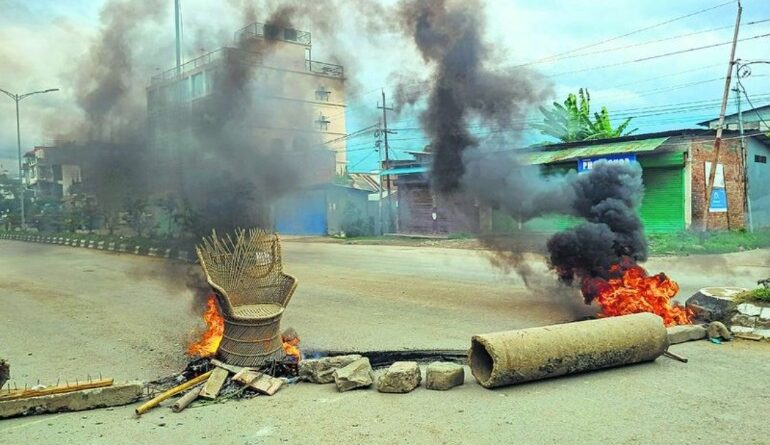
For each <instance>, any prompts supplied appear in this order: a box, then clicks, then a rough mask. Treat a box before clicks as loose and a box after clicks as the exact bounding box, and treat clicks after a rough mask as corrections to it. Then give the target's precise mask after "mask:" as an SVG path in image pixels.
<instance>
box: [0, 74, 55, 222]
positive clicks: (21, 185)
mask: <svg viewBox="0 0 770 445" xmlns="http://www.w3.org/2000/svg"><path fill="white" fill-rule="evenodd" d="M0 91H2V92H3V93H5V95H6V96H8V97H10V98H11V99H13V101H14V102H16V145H17V148H18V150H19V199H21V229H22V230H25V229H26V228H27V222H26V220H25V216H24V178H23V176H22V170H21V130H20V129H19V102H21V101H22V100H24V99H26V98H28V97H29V96H32V95H34V94H43V93H51V92H54V91H59V89H58V88H49V89H47V90H42V91H33V92H31V93H25V94H13V93H11V92H8V91H5V90H4V89H2V88H0Z"/></svg>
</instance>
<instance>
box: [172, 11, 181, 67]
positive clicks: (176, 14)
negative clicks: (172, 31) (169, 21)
mask: <svg viewBox="0 0 770 445" xmlns="http://www.w3.org/2000/svg"><path fill="white" fill-rule="evenodd" d="M174 26H175V27H176V75H177V76H179V75H180V74H182V72H181V71H182V20H181V16H180V11H179V0H174Z"/></svg>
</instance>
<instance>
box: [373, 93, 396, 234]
mask: <svg viewBox="0 0 770 445" xmlns="http://www.w3.org/2000/svg"><path fill="white" fill-rule="evenodd" d="M377 109H380V110H382V126H383V127H382V133H383V135H384V139H385V170H386V171H387V170H390V146H389V145H388V133H391V131H390V130H388V111H393V107H388V106H387V104H386V103H385V90H384V89H383V90H382V106H379V104H378V105H377ZM380 168H382V167H380ZM385 181H386V182H387V190H388V228H389V229H390V223H391V221H392V220H393V216H392V208H393V201H392V200H393V197H392V196H390V192H391V190H390V189H391V187H390V174H387V175H385ZM380 189H382V174H380ZM382 229H383V231H384V227H383V228H382Z"/></svg>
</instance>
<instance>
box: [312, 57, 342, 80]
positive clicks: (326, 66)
mask: <svg viewBox="0 0 770 445" xmlns="http://www.w3.org/2000/svg"><path fill="white" fill-rule="evenodd" d="M305 69H306V70H308V71H310V72H311V73H319V74H323V75H325V76H330V77H340V78H342V77H345V70H344V68H342V66H341V65H334V64H332V63H324V62H316V61H315V60H305Z"/></svg>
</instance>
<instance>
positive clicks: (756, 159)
mask: <svg viewBox="0 0 770 445" xmlns="http://www.w3.org/2000/svg"><path fill="white" fill-rule="evenodd" d="M754 162H758V163H760V164H767V156H761V155H754Z"/></svg>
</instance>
